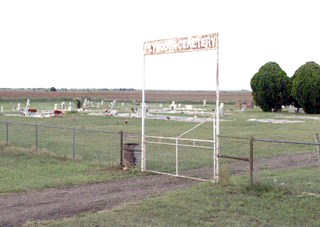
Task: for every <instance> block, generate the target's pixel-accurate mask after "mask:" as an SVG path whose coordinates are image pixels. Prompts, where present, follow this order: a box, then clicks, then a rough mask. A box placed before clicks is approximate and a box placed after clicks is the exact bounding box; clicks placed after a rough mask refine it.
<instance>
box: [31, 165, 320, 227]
mask: <svg viewBox="0 0 320 227" xmlns="http://www.w3.org/2000/svg"><path fill="white" fill-rule="evenodd" d="M317 171H318V170H317V169H314V168H306V169H300V170H294V171H291V172H290V173H289V172H287V173H283V174H281V173H278V177H280V178H282V180H285V179H286V178H287V175H288V174H293V175H295V177H296V180H297V182H298V183H299V184H297V182H295V183H293V184H292V182H287V183H280V182H276V183H275V182H263V183H256V184H254V185H252V186H250V185H248V184H245V183H243V181H242V179H241V178H242V177H234V178H232V179H231V181H230V182H229V184H227V185H226V186H221V185H215V184H210V183H202V184H199V185H197V186H195V187H192V188H189V189H186V190H179V191H175V192H171V193H167V194H165V195H163V196H160V197H155V198H150V199H145V200H143V201H141V202H138V203H133V204H127V205H123V206H122V207H119V208H116V209H113V210H109V211H103V212H99V213H93V214H87V215H81V216H77V217H74V218H70V219H65V220H63V221H49V222H33V223H29V225H27V226H319V225H320V220H319V213H320V207H319V202H320V190H319V186H320V182H319V180H318V176H317V175H318V174H317ZM289 178H290V177H289ZM308 181H312V182H314V183H313V185H309V187H307V188H301V187H300V186H298V185H300V184H302V185H303V184H305V183H306V182H308ZM305 189H308V190H307V191H305Z"/></svg>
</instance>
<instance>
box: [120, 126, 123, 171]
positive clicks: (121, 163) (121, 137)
mask: <svg viewBox="0 0 320 227" xmlns="http://www.w3.org/2000/svg"><path fill="white" fill-rule="evenodd" d="M122 167H123V131H120V168H122Z"/></svg>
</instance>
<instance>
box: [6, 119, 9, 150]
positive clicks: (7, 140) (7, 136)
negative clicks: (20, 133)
mask: <svg viewBox="0 0 320 227" xmlns="http://www.w3.org/2000/svg"><path fill="white" fill-rule="evenodd" d="M8 145H9V122H7V123H6V146H8Z"/></svg>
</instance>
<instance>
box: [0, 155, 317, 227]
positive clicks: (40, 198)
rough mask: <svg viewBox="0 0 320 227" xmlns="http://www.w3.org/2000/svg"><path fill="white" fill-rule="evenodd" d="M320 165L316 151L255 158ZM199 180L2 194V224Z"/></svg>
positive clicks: (277, 164)
mask: <svg viewBox="0 0 320 227" xmlns="http://www.w3.org/2000/svg"><path fill="white" fill-rule="evenodd" d="M304 166H318V167H320V165H319V156H318V155H314V153H306V154H298V155H282V156H277V157H272V158H263V159H259V160H256V161H255V164H254V169H255V170H256V171H259V169H263V170H266V169H270V170H284V169H294V168H301V167H304ZM228 167H229V168H230V169H231V170H232V174H237V175H241V174H247V173H248V172H247V169H248V163H247V162H241V161H240V162H234V163H232V164H229V165H228ZM192 172H196V173H198V174H199V175H202V174H204V175H207V174H210V173H212V169H211V168H203V169H198V170H195V171H192ZM198 183H199V181H195V180H188V179H181V178H175V177H169V176H164V175H148V176H137V177H132V178H128V179H121V180H114V181H109V182H102V183H96V184H90V185H82V186H75V187H69V188H63V189H46V190H42V191H35V192H23V193H11V194H6V195H2V196H0V226H22V225H23V224H24V223H25V222H27V221H32V220H52V219H63V218H67V217H72V216H74V215H77V214H81V213H85V212H95V211H100V210H107V209H112V208H115V207H118V206H121V205H123V204H127V203H130V202H135V201H138V200H141V199H144V198H148V197H151V196H157V195H160V194H162V193H165V192H169V191H174V190H177V189H183V188H188V187H190V186H192V185H195V184H198Z"/></svg>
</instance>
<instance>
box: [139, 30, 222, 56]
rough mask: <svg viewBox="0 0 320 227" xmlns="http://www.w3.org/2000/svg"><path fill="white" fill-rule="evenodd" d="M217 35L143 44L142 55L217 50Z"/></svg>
mask: <svg viewBox="0 0 320 227" xmlns="http://www.w3.org/2000/svg"><path fill="white" fill-rule="evenodd" d="M217 39H218V33H212V34H209V35H196V36H189V37H184V38H173V39H161V40H154V41H147V42H145V43H144V55H156V54H171V53H181V52H190V51H199V50H215V49H217Z"/></svg>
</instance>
